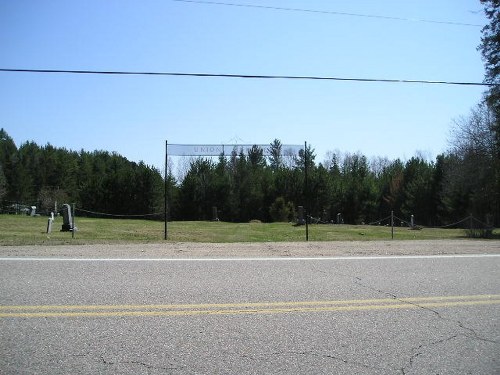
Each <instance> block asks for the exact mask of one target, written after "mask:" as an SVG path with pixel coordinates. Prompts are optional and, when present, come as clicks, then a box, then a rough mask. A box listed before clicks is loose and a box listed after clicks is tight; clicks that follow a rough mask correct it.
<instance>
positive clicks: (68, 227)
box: [61, 203, 73, 232]
mask: <svg viewBox="0 0 500 375" xmlns="http://www.w3.org/2000/svg"><path fill="white" fill-rule="evenodd" d="M62 214H63V225H62V229H61V232H70V231H72V230H73V218H72V216H71V207H70V205H69V204H67V203H65V204H63V205H62Z"/></svg>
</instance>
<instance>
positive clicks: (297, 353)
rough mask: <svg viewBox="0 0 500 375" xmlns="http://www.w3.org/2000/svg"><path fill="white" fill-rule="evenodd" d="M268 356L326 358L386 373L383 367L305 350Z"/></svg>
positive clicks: (275, 353)
mask: <svg viewBox="0 0 500 375" xmlns="http://www.w3.org/2000/svg"><path fill="white" fill-rule="evenodd" d="M270 355H276V356H282V355H302V356H312V357H317V358H326V359H333V360H335V361H340V362H343V363H344V364H346V365H354V366H359V367H363V368H366V369H369V370H381V371H387V370H388V369H387V368H383V367H376V366H371V365H367V364H366V363H362V362H358V361H351V360H348V359H345V358H342V357H340V356H337V355H333V354H323V353H317V352H314V351H311V350H306V351H283V352H274V353H270Z"/></svg>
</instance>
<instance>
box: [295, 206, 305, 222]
mask: <svg viewBox="0 0 500 375" xmlns="http://www.w3.org/2000/svg"><path fill="white" fill-rule="evenodd" d="M297 216H298V218H297V224H299V225H304V224H305V223H306V222H305V220H304V206H299V207H298V215H297Z"/></svg>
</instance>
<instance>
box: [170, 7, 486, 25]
mask: <svg viewBox="0 0 500 375" xmlns="http://www.w3.org/2000/svg"><path fill="white" fill-rule="evenodd" d="M172 1H177V2H182V3H192V4H204V5H221V6H232V7H240V8H257V9H267V10H281V11H289V12H306V13H318V14H330V15H336V16H349V17H364V18H379V19H384V20H390V21H407V22H426V23H437V24H444V25H453V26H468V27H482V26H483V25H477V24H471V23H464V22H453V21H437V20H428V19H413V18H404V17H393V16H383V15H376V14H361V13H345V12H335V11H328V10H315V9H304V8H284V7H276V6H268V5H255V4H235V3H226V2H219V1H202V0H172Z"/></svg>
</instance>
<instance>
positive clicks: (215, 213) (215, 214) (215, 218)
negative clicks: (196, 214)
mask: <svg viewBox="0 0 500 375" xmlns="http://www.w3.org/2000/svg"><path fill="white" fill-rule="evenodd" d="M212 221H219V215H218V211H217V206H213V207H212Z"/></svg>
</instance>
